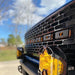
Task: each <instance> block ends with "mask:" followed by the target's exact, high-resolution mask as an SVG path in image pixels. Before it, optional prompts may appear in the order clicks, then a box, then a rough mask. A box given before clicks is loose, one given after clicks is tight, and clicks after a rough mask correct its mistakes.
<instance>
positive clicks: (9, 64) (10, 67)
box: [0, 60, 22, 75]
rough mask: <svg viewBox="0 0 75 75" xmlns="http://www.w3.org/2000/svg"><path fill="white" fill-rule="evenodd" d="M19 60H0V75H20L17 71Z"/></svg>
mask: <svg viewBox="0 0 75 75" xmlns="http://www.w3.org/2000/svg"><path fill="white" fill-rule="evenodd" d="M18 65H19V61H17V60H15V61H6V62H0V75H22V74H20V73H19V72H18V70H17V67H18Z"/></svg>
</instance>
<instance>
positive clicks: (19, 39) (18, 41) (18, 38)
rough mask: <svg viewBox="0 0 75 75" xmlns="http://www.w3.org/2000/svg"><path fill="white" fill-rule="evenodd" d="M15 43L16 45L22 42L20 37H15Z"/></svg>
mask: <svg viewBox="0 0 75 75" xmlns="http://www.w3.org/2000/svg"><path fill="white" fill-rule="evenodd" d="M16 41H17V44H22V43H23V42H22V40H21V37H20V36H19V35H17V37H16Z"/></svg>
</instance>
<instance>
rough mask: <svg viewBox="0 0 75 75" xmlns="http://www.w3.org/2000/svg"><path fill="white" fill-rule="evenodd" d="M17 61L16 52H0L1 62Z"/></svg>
mask: <svg viewBox="0 0 75 75" xmlns="http://www.w3.org/2000/svg"><path fill="white" fill-rule="evenodd" d="M9 60H16V50H0V61H9Z"/></svg>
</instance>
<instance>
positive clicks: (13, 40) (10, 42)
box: [8, 34, 22, 45]
mask: <svg viewBox="0 0 75 75" xmlns="http://www.w3.org/2000/svg"><path fill="white" fill-rule="evenodd" d="M19 44H22V40H21V38H20V36H19V35H17V36H16V38H15V36H14V35H12V34H10V35H9V38H8V45H19Z"/></svg>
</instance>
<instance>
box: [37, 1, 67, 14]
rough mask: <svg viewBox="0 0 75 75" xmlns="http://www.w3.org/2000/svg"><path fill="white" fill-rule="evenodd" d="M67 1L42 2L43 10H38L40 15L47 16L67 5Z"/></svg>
mask: <svg viewBox="0 0 75 75" xmlns="http://www.w3.org/2000/svg"><path fill="white" fill-rule="evenodd" d="M65 2H66V0H41V3H40V6H41V8H38V9H37V13H38V14H39V15H47V14H49V13H50V12H52V10H55V9H57V8H59V7H60V6H62V5H63V4H65Z"/></svg>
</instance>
